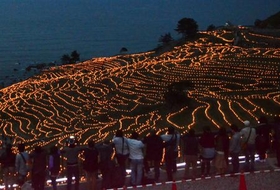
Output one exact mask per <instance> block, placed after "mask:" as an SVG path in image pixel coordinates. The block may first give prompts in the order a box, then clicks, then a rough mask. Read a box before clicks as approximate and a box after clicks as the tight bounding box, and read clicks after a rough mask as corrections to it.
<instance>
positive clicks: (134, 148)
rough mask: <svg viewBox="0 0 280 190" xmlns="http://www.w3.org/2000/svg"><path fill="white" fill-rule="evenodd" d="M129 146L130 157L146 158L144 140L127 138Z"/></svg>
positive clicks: (136, 158) (135, 158)
mask: <svg viewBox="0 0 280 190" xmlns="http://www.w3.org/2000/svg"><path fill="white" fill-rule="evenodd" d="M127 142H128V146H129V158H130V159H132V160H138V159H144V155H143V148H144V144H143V143H142V141H139V140H136V139H127Z"/></svg>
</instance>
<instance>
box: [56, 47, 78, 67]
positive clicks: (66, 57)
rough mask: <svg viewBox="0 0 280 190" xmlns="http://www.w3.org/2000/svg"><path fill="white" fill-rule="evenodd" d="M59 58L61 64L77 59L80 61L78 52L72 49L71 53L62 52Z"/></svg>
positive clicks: (73, 61) (74, 61)
mask: <svg viewBox="0 0 280 190" xmlns="http://www.w3.org/2000/svg"><path fill="white" fill-rule="evenodd" d="M60 60H61V63H62V64H70V63H76V62H77V61H80V54H79V53H78V52H77V51H76V50H74V51H72V53H71V55H69V54H64V55H63V56H62V57H61V59H60Z"/></svg>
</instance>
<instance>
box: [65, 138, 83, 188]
mask: <svg viewBox="0 0 280 190" xmlns="http://www.w3.org/2000/svg"><path fill="white" fill-rule="evenodd" d="M84 148H85V147H84V146H80V145H78V142H77V140H76V139H75V137H73V136H70V138H69V139H68V140H67V144H66V146H65V147H64V148H63V149H62V150H61V153H62V154H64V156H65V157H66V160H67V167H66V175H67V190H70V189H71V184H72V177H73V176H74V177H75V190H79V186H80V171H79V162H78V156H79V154H80V153H81V151H83V150H84Z"/></svg>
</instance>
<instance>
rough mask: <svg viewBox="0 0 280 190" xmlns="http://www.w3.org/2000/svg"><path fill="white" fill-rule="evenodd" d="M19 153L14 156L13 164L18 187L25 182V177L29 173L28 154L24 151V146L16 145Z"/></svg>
mask: <svg viewBox="0 0 280 190" xmlns="http://www.w3.org/2000/svg"><path fill="white" fill-rule="evenodd" d="M18 151H19V153H18V154H17V155H16V162H15V169H16V172H17V175H18V183H19V186H22V185H23V184H24V182H25V181H26V176H27V174H28V172H29V169H30V168H28V167H29V165H28V163H29V162H30V160H29V159H30V158H29V154H28V153H27V152H26V151H25V144H22V143H21V144H19V145H18Z"/></svg>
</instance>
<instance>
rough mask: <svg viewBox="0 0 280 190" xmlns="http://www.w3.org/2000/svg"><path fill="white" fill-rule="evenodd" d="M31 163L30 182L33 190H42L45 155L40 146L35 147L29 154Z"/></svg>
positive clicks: (45, 162)
mask: <svg viewBox="0 0 280 190" xmlns="http://www.w3.org/2000/svg"><path fill="white" fill-rule="evenodd" d="M30 158H31V162H32V170H31V181H32V187H33V188H34V190H44V188H45V180H46V166H47V155H46V152H45V151H44V150H43V149H42V147H41V146H36V147H35V148H34V152H32V153H31V154H30Z"/></svg>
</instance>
